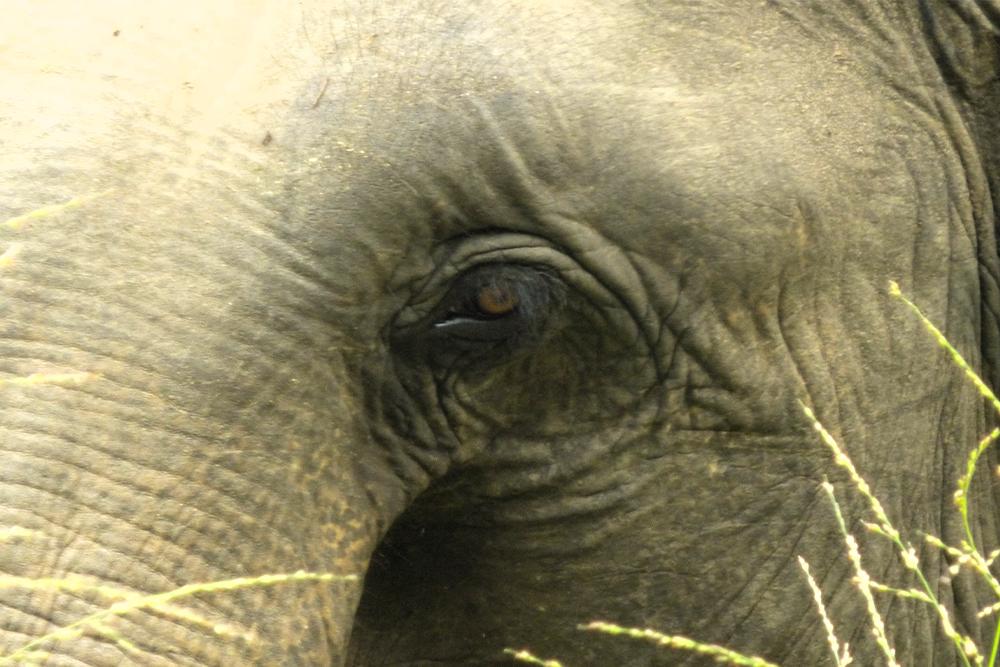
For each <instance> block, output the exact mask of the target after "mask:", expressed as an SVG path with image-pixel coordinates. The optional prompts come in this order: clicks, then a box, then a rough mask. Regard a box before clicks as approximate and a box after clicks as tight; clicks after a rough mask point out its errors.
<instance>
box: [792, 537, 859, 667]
mask: <svg viewBox="0 0 1000 667" xmlns="http://www.w3.org/2000/svg"><path fill="white" fill-rule="evenodd" d="M799 567H801V568H802V572H803V573H805V575H806V581H807V582H808V583H809V589H810V590H812V594H813V600H814V601H815V602H816V609H817V610H818V611H819V616H820V618H821V619H822V620H823V627H824V628H825V629H826V641H827V643H828V644H829V645H830V652H831V653H832V654H833V659H834V660H835V661H836V662H837V667H847V665H849V664H851V662H853V661H854V658H852V657H851V651H850V647H849V646H848V644H847V642H844V646H843V647H841V646H840V641H839V640H838V639H837V633H836V632H834V628H833V622H832V621H831V620H830V616H829V615H828V614H827V613H826V605H825V604H823V593H822V591H820V589H819V584H817V583H816V580H815V579H813V576H812V573H811V572H810V571H809V563H807V562H806V559H805V558H803V557H802V556H799Z"/></svg>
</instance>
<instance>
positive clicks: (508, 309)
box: [476, 285, 520, 317]
mask: <svg viewBox="0 0 1000 667" xmlns="http://www.w3.org/2000/svg"><path fill="white" fill-rule="evenodd" d="M519 303H520V299H518V296H517V294H515V293H514V292H513V290H511V289H509V288H508V287H506V286H501V285H487V286H484V287H481V288H480V289H479V292H478V293H477V294H476V307H477V308H478V309H479V311H480V312H481V313H483V314H484V315H489V316H490V317H503V316H504V315H510V314H511V313H513V312H514V311H515V310H517V306H518V304H519Z"/></svg>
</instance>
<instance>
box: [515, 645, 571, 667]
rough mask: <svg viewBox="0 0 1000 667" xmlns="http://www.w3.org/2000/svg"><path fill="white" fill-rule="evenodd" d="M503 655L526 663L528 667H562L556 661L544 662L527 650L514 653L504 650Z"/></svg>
mask: <svg viewBox="0 0 1000 667" xmlns="http://www.w3.org/2000/svg"><path fill="white" fill-rule="evenodd" d="M503 652H504V653H506V654H507V655H509V656H510V657H512V658H514V659H515V660H517V661H518V662H526V663H528V664H529V665H541V667H563V664H562V663H561V662H559V661H558V660H544V659H542V658H539V657H538V656H536V655H534V654H533V653H531V652H530V651H528V650H527V649H521V650H520V651H515V650H514V649H511V648H505V649H504V650H503Z"/></svg>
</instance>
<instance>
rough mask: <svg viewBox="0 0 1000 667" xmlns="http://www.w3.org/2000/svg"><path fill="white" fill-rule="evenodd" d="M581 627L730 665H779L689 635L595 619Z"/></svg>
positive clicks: (755, 666) (758, 666)
mask: <svg viewBox="0 0 1000 667" xmlns="http://www.w3.org/2000/svg"><path fill="white" fill-rule="evenodd" d="M580 629H581V630H589V631H593V632H600V633H603V634H606V635H623V636H626V637H632V638H633V639H643V640H646V641H650V642H653V643H654V644H657V645H658V646H664V647H668V648H677V649H683V650H686V651H692V652H694V653H700V654H701V655H707V656H711V657H713V658H715V660H716V662H721V663H727V664H730V665H741V666H742V667H778V666H777V665H775V664H774V663H773V662H768V661H767V660H764V659H763V658H758V657H756V656H748V655H743V654H742V653H737V652H736V651H731V650H730V649H727V648H723V647H722V646H716V645H715V644H703V643H702V642H697V641H695V640H693V639H689V638H687V637H680V636H678V635H665V634H663V633H662V632H657V631H656V630H650V629H649V628H625V627H622V626H620V625H615V624H614V623H605V622H603V621H593V622H592V623H588V624H586V625H581V626H580Z"/></svg>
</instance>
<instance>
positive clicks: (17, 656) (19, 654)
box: [0, 570, 358, 665]
mask: <svg viewBox="0 0 1000 667" xmlns="http://www.w3.org/2000/svg"><path fill="white" fill-rule="evenodd" d="M18 579H20V578H18ZM357 579H358V577H357V575H353V574H349V575H335V574H331V573H327V572H304V571H301V570H300V571H298V572H293V573H290V574H265V575H261V576H259V577H238V578H236V579H224V580H221V581H210V582H205V583H195V584H188V585H186V586H181V587H180V588H175V589H174V590H171V591H166V592H164V593H155V594H153V595H130V596H129V597H127V598H125V599H120V600H118V601H117V602H114V603H113V604H111V605H110V606H109V607H107V608H105V609H102V610H101V611H98V612H95V613H93V614H90V615H89V616H85V617H84V618H81V619H79V620H77V621H75V622H73V623H70V624H69V625H66V626H63V627H61V628H59V629H57V630H54V631H52V632H50V633H48V634H46V635H43V636H41V637H38V638H36V639H33V640H31V641H30V642H28V643H27V644H24V645H23V646H21V647H20V648H18V649H16V650H15V651H14V652H13V653H10V654H8V655H5V656H0V665H8V664H9V665H17V664H22V663H23V662H24V661H25V660H26V656H28V655H30V654H36V653H37V652H38V651H39V649H40V647H41V646H43V645H44V644H47V643H49V642H54V641H62V640H67V639H75V638H77V637H80V636H81V635H83V634H84V633H85V632H88V631H95V632H98V633H99V634H100V633H101V631H102V629H103V630H104V631H105V632H107V631H108V628H107V622H108V621H109V620H111V619H112V618H114V617H116V616H124V615H125V614H128V613H130V612H133V611H138V610H140V609H152V610H156V611H158V612H160V613H165V614H167V615H170V611H171V609H174V608H175V607H173V606H172V605H170V603H172V602H174V601H175V600H178V599H181V598H185V597H191V596H192V595H198V594H206V593H218V592H225V591H234V590H239V589H243V588H260V587H264V586H275V585H279V584H287V583H293V582H306V581H315V582H332V581H357ZM27 581H28V582H31V581H33V580H27ZM58 581H59V580H53V582H50V583H52V585H53V586H56V587H57V590H58V586H60V584H59V583H57V582H58ZM8 583H10V582H8ZM27 585H28V586H30V587H34V586H35V584H31V583H28V584H27ZM63 590H66V588H63ZM118 593H119V594H120V593H121V592H120V591H119V592H118ZM174 616H175V618H178V616H179V620H191V617H189V616H185V615H184V614H181V615H176V614H175V615H174ZM213 630H215V631H216V632H217V633H218V634H230V631H231V626H228V625H226V624H221V625H216V626H213ZM105 636H109V635H105ZM247 637H248V638H252V637H251V636H249V635H248V636H247ZM109 638H110V639H112V640H114V641H116V643H118V644H119V646H122V647H123V648H125V646H124V645H123V644H122V642H127V640H125V639H124V638H122V637H121V636H120V635H118V634H117V633H116V632H114V631H112V633H111V634H110V636H109Z"/></svg>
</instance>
